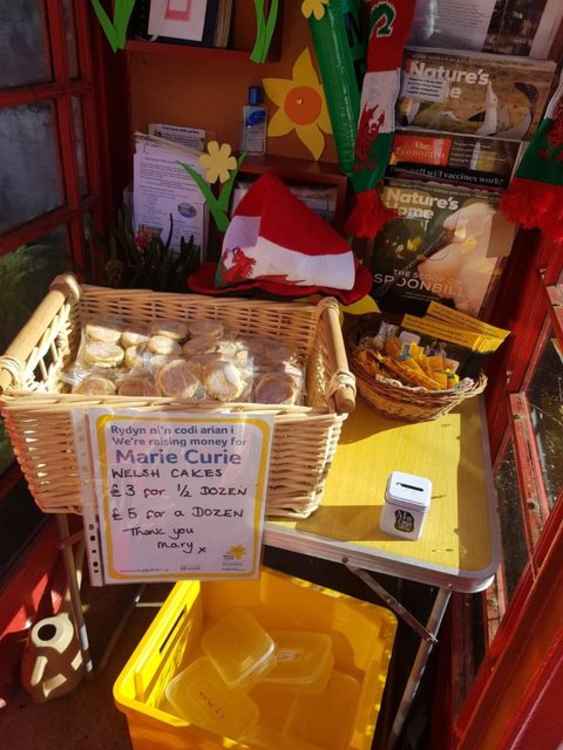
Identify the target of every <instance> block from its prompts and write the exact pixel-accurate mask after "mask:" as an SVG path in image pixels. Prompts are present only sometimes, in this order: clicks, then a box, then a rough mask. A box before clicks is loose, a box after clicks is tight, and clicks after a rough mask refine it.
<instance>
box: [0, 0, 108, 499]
mask: <svg viewBox="0 0 563 750" xmlns="http://www.w3.org/2000/svg"><path fill="white" fill-rule="evenodd" d="M43 6H44V18H45V24H46V38H47V40H48V45H49V54H50V59H51V69H52V70H51V73H52V80H51V81H49V82H47V83H38V84H29V85H23V86H16V87H13V88H0V109H4V108H9V107H17V106H21V105H26V104H35V103H38V102H45V101H49V102H52V104H53V107H54V112H55V127H56V135H57V141H58V150H59V169H60V174H61V181H62V185H63V195H64V202H63V205H62V206H61V207H59V208H56V209H55V210H53V211H50V212H48V213H45V214H42V215H40V216H37V217H35V218H34V219H31V220H30V221H28V222H25V223H23V224H21V225H18V226H16V227H14V228H12V229H9V230H8V231H6V232H4V233H1V234H0V257H1V256H3V255H6V254H9V253H11V252H13V251H14V250H16V249H17V248H18V247H20V246H21V245H26V244H32V243H34V242H37V241H38V240H41V239H42V238H44V236H45V235H46V234H48V233H49V232H51V231H53V230H54V229H57V228H58V227H61V226H62V227H65V229H66V232H67V236H68V247H69V251H70V258H71V261H72V267H73V271H74V273H75V274H76V275H77V277H78V278H79V279H81V280H96V279H99V278H100V270H101V269H100V264H101V262H102V259H101V257H100V256H99V255H97V254H94V255H92V253H91V252H90V248H89V247H88V241H87V239H86V236H85V219H86V217H87V216H89V217H90V218H91V221H92V224H93V227H94V228H95V229H96V230H97V231H101V230H102V229H103V227H104V224H105V223H107V220H108V218H109V216H110V212H111V193H110V190H104V189H103V186H104V185H107V183H108V179H109V145H108V138H107V133H106V132H105V127H104V125H103V123H107V121H108V116H107V112H108V101H107V96H106V83H107V82H106V79H105V75H103V74H102V72H101V71H102V67H103V65H104V62H105V60H104V48H103V38H102V37H103V34H102V33H101V31H100V29H99V27H98V25H97V24H96V23H94V20H95V19H94V18H93V14H92V12H91V9H90V3H88V2H84V1H83V0H71V9H72V13H73V17H74V37H75V40H74V43H75V44H76V53H77V59H78V74H77V77H76V78H72V77H71V68H70V60H69V52H68V46H67V36H66V34H67V23H65V9H64V7H63V0H43ZM73 97H77V98H78V100H79V102H80V106H81V110H82V130H83V140H84V151H85V160H86V174H87V179H88V191H87V194H86V195H85V196H81V194H80V183H79V168H78V155H77V149H76V137H75V129H74V113H73V105H72V100H73ZM1 353H2V352H0V354H1ZM21 478H22V473H21V470H20V468H19V465H18V463H17V462H16V461H13V462H12V464H11V465H10V466H9V467H8V468H7V469H6V470H5V471H4V472H3V473H2V474H0V502H2V499H3V498H4V497H6V495H7V494H8V493H9V492H10V490H11V489H12V488H13V487H14V485H15V484H16V483H17V482H18V481H19V480H20V479H21Z"/></svg>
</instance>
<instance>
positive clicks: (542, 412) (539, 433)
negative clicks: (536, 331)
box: [526, 330, 563, 507]
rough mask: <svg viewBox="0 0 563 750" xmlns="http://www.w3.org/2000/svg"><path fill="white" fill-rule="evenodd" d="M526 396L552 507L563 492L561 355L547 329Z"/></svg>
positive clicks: (562, 362) (562, 355)
mask: <svg viewBox="0 0 563 750" xmlns="http://www.w3.org/2000/svg"><path fill="white" fill-rule="evenodd" d="M526 396H527V398H528V402H529V405H530V415H531V418H532V425H533V428H534V432H535V435H536V442H537V446H538V453H539V456H540V461H541V465H542V470H543V478H544V481H545V488H546V491H547V496H548V499H549V502H550V505H551V507H553V505H554V503H555V501H556V500H557V496H558V494H559V493H560V492H561V491H563V354H562V352H561V351H560V349H559V345H558V342H557V339H555V338H553V333H552V331H551V330H550V331H549V334H548V337H547V340H546V342H545V346H544V350H543V352H542V355H541V357H540V360H539V362H538V364H537V366H536V369H535V371H534V375H533V376H532V380H531V383H530V385H529V387H528V390H527V393H526Z"/></svg>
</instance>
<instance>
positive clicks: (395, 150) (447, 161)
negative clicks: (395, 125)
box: [386, 128, 521, 190]
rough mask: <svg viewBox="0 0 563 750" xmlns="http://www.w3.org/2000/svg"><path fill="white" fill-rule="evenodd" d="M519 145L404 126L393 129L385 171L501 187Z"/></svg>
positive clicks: (391, 174)
mask: <svg viewBox="0 0 563 750" xmlns="http://www.w3.org/2000/svg"><path fill="white" fill-rule="evenodd" d="M520 149H521V144H519V143H517V142H516V141H503V140H499V139H497V138H485V137H483V138H477V137H475V136H472V135H456V134H455V133H446V132H443V131H442V132H437V131H425V132H421V131H419V130H416V129H413V130H409V129H408V128H404V129H399V130H397V132H396V133H395V136H394V139H393V147H392V151H391V157H390V160H389V165H388V167H387V172H386V174H387V176H388V177H395V178H400V179H416V180H424V179H426V180H433V181H436V180H438V181H440V182H448V183H453V184H456V185H464V186H467V187H477V188H484V189H493V190H502V189H504V188H506V187H507V186H508V183H509V182H510V178H511V176H512V173H513V171H514V166H515V164H516V161H517V158H518V153H519V151H520Z"/></svg>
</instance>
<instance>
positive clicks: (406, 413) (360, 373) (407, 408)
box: [351, 355, 487, 422]
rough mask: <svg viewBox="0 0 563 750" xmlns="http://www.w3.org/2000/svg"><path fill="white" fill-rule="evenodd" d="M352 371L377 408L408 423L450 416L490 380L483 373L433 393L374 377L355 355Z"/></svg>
mask: <svg viewBox="0 0 563 750" xmlns="http://www.w3.org/2000/svg"><path fill="white" fill-rule="evenodd" d="M351 365H352V372H353V373H354V375H355V376H356V384H357V387H358V391H359V393H360V394H361V395H362V396H363V397H364V398H365V400H366V401H368V402H369V403H370V404H371V405H372V406H373V407H374V409H376V410H377V411H378V412H381V413H382V414H384V415H385V416H386V417H391V419H402V420H405V421H407V422H424V421H426V420H429V419H437V418H438V417H441V416H442V414H447V413H448V412H449V411H451V410H452V409H453V408H455V407H456V406H457V405H458V404H461V402H462V401H465V399H466V398H471V397H472V396H478V395H479V394H480V393H483V391H484V390H485V388H486V386H487V378H486V376H485V375H483V374H481V375H480V377H479V379H478V380H476V381H475V382H474V383H472V384H471V385H465V386H464V385H462V386H461V387H460V388H459V389H456V390H455V391H454V390H448V391H429V390H428V389H427V388H422V387H420V386H417V387H414V386H407V385H403V384H402V383H401V382H400V381H398V380H394V379H392V378H386V377H384V376H377V377H374V376H373V375H372V374H371V373H369V372H368V371H367V370H366V369H365V368H364V367H363V366H362V365H361V364H360V363H359V362H358V360H357V359H356V357H354V356H353V355H352V357H351Z"/></svg>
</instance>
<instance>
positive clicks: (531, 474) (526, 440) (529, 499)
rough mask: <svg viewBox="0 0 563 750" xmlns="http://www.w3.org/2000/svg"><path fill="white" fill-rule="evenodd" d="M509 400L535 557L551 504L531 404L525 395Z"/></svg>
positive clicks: (526, 520) (528, 538)
mask: <svg viewBox="0 0 563 750" xmlns="http://www.w3.org/2000/svg"><path fill="white" fill-rule="evenodd" d="M509 400H510V411H511V414H512V431H513V434H514V448H515V450H516V459H517V460H516V465H517V468H518V477H519V483H520V491H521V499H522V517H523V518H524V523H525V530H526V542H527V545H528V552H529V553H530V555H531V552H532V550H533V548H534V547H535V545H536V543H537V541H538V539H539V537H540V534H541V532H542V529H543V526H544V524H545V521H546V520H547V517H548V516H549V502H548V499H547V493H546V491H545V487H544V482H543V477H542V470H541V463H540V458H539V455H538V449H537V445H536V439H535V435H534V430H533V427H532V421H531V419H530V410H529V407H528V400H527V398H526V396H525V394H524V393H513V394H511V395H510V397H509Z"/></svg>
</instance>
